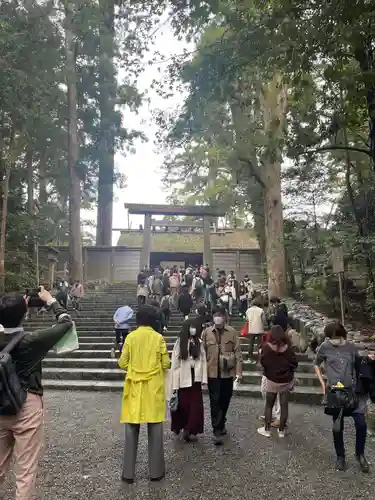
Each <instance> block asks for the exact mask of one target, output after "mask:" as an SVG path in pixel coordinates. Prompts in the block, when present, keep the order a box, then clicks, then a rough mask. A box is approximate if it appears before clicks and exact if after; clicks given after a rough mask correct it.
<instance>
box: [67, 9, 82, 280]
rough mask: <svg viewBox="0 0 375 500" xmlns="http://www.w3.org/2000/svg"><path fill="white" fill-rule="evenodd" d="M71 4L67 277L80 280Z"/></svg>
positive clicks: (69, 19) (79, 229) (68, 21)
mask: <svg viewBox="0 0 375 500" xmlns="http://www.w3.org/2000/svg"><path fill="white" fill-rule="evenodd" d="M72 4H73V2H72V1H70V0H66V1H65V23H66V27H65V51H66V78H67V87H68V171H69V275H70V279H71V280H81V281H82V278H83V276H82V243H81V216H80V210H81V183H80V178H79V176H78V172H77V162H78V156H79V146H78V123H77V75H76V51H75V39H74V33H73V5H74V4H73V5H72Z"/></svg>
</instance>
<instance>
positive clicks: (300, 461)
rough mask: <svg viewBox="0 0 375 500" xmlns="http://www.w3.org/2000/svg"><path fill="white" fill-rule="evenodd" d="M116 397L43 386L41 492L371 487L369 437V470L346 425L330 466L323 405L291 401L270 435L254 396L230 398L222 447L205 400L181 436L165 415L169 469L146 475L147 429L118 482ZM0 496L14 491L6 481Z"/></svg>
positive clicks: (223, 497)
mask: <svg viewBox="0 0 375 500" xmlns="http://www.w3.org/2000/svg"><path fill="white" fill-rule="evenodd" d="M120 404H121V396H120V395H119V394H113V393H101V392H97V393H87V392H84V393H78V392H50V393H47V394H46V396H45V407H46V451H45V455H44V459H43V461H42V463H41V468H40V472H39V476H38V483H37V495H36V498H37V499H38V500H75V499H77V500H78V499H79V500H83V499H85V500H86V499H90V500H120V499H121V500H138V499H141V498H142V499H150V500H178V499H181V500H199V499H209V500H232V499H233V500H234V499H238V500H248V499H258V500H268V499H270V500H271V499H272V500H277V499H283V500H284V499H287V500H293V499H302V498H308V499H309V500H315V499H317V500H318V499H319V500H326V499H327V500H328V499H329V500H332V497H333V496H334V498H337V499H343V498H345V500H351V499H353V500H354V499H356V500H360V499H365V498H366V499H367V498H372V497H373V494H374V491H375V442H374V441H369V446H368V458H369V459H370V461H371V462H373V463H374V472H373V473H371V474H370V475H368V476H364V475H363V474H361V473H360V472H359V470H358V468H357V464H356V462H355V459H354V455H353V452H354V443H353V432H354V428H353V425H352V423H351V421H350V419H348V423H347V426H346V436H345V437H346V441H347V457H348V462H349V466H350V468H349V470H348V471H347V472H346V473H337V472H335V471H334V470H333V467H332V464H333V454H332V442H331V424H330V421H329V419H328V417H325V416H324V415H323V410H322V409H321V408H311V407H307V406H300V405H293V406H291V409H290V417H291V423H290V435H289V436H288V437H287V438H286V439H285V440H279V439H278V438H277V436H276V435H275V436H273V438H272V439H270V440H267V439H266V438H263V437H262V436H260V435H258V434H257V432H256V429H257V427H258V426H259V422H258V420H257V417H258V416H259V414H260V413H261V412H262V409H263V408H262V403H261V401H260V400H250V399H245V398H234V399H233V401H232V405H231V408H230V411H229V415H228V429H229V431H230V437H229V438H228V440H227V441H226V444H225V446H223V447H221V448H215V447H214V446H213V445H212V442H211V434H210V427H209V407H208V400H207V399H206V400H205V405H206V434H205V435H204V436H202V437H201V438H200V439H199V441H198V442H197V443H190V444H188V445H186V444H183V443H182V442H181V441H179V440H178V439H176V438H175V437H174V436H173V435H172V434H171V433H170V431H169V428H168V424H166V431H165V453H166V465H167V477H166V479H165V480H164V481H163V482H162V483H159V484H154V483H149V481H148V480H147V449H146V443H147V440H146V435H145V429H143V430H142V432H141V438H140V448H139V460H138V466H137V480H136V482H135V483H134V484H133V485H126V484H123V483H122V482H121V481H120V473H121V460H122V453H123V440H122V437H123V429H122V426H121V424H120V423H119V421H118V420H119V412H120ZM1 498H2V500H13V499H14V490H13V480H12V478H10V479H9V482H8V483H7V485H6V491H5V496H4V495H2V496H1Z"/></svg>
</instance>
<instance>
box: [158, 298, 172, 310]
mask: <svg viewBox="0 0 375 500" xmlns="http://www.w3.org/2000/svg"><path fill="white" fill-rule="evenodd" d="M169 308H170V302H169V295H164V297H163V298H162V299H161V304H160V309H162V310H163V311H165V310H166V309H169Z"/></svg>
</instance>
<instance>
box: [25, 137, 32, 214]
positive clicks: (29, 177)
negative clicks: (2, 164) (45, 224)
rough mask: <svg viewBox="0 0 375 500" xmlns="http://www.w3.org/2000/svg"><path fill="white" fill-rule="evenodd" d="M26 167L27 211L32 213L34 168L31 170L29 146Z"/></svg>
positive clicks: (30, 149)
mask: <svg viewBox="0 0 375 500" xmlns="http://www.w3.org/2000/svg"><path fill="white" fill-rule="evenodd" d="M25 159H26V167H27V212H28V214H29V215H33V214H34V170H33V150H32V148H31V146H29V147H28V148H27V150H26V158H25Z"/></svg>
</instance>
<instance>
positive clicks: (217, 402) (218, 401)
mask: <svg viewBox="0 0 375 500" xmlns="http://www.w3.org/2000/svg"><path fill="white" fill-rule="evenodd" d="M208 394H209V396H210V406H211V422H212V429H213V431H214V433H216V432H220V431H222V430H223V429H224V427H225V422H226V421H227V419H226V416H227V411H228V408H229V403H230V400H231V398H232V394H233V378H232V377H231V378H209V379H208Z"/></svg>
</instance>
